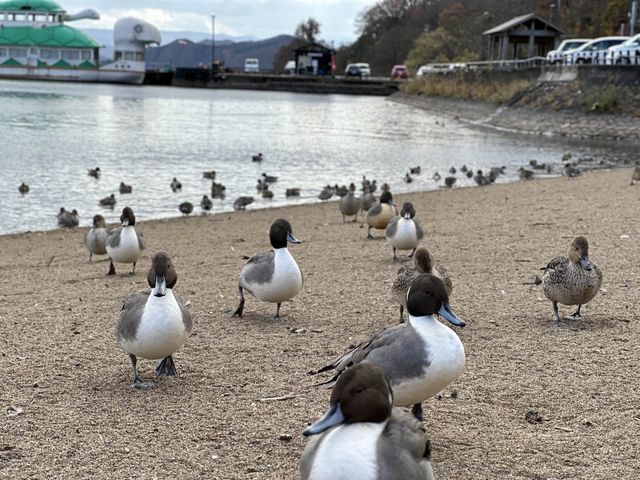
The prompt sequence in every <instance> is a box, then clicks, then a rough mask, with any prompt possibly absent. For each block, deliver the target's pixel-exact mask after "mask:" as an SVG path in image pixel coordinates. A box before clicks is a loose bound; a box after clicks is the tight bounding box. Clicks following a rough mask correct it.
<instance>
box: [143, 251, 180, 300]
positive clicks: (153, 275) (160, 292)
mask: <svg viewBox="0 0 640 480" xmlns="http://www.w3.org/2000/svg"><path fill="white" fill-rule="evenodd" d="M177 281H178V274H177V273H176V269H175V268H174V266H173V263H171V258H170V257H169V255H168V254H167V253H166V252H158V253H156V254H155V255H154V256H153V258H152V259H151V268H150V269H149V273H148V274H147V282H149V286H150V287H151V288H152V289H153V291H152V292H151V293H152V294H153V295H154V296H156V297H164V296H165V295H166V294H167V288H173V287H174V286H175V284H176V282H177Z"/></svg>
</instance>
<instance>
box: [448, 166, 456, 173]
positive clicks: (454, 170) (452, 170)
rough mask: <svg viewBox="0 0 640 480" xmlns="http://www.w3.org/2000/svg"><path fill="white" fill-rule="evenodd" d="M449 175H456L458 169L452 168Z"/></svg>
mask: <svg viewBox="0 0 640 480" xmlns="http://www.w3.org/2000/svg"><path fill="white" fill-rule="evenodd" d="M449 173H450V174H451V175H455V174H456V167H451V168H450V169H449Z"/></svg>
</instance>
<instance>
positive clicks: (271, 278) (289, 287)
mask: <svg viewBox="0 0 640 480" xmlns="http://www.w3.org/2000/svg"><path fill="white" fill-rule="evenodd" d="M269 239H270V241H271V246H272V247H273V250H272V251H270V252H264V253H259V254H258V255H255V256H253V257H251V258H249V259H248V260H247V263H245V265H244V267H242V270H241V271H240V281H239V282H238V283H239V290H240V304H239V305H238V308H237V309H236V311H235V312H234V315H238V316H239V317H242V312H243V310H244V301H245V300H244V290H246V291H248V292H249V293H251V294H252V295H253V296H254V297H256V298H257V299H258V300H261V301H263V302H272V303H277V305H278V306H277V308H276V315H275V317H274V318H276V319H278V318H280V305H281V304H282V302H285V301H287V300H291V299H292V298H293V297H295V296H296V295H297V294H298V292H299V291H300V290H301V289H302V271H301V270H300V267H298V264H297V263H296V261H295V259H294V258H293V256H292V255H291V253H290V252H289V249H288V248H287V242H291V243H301V242H300V240H298V239H297V238H296V237H294V236H293V232H292V230H291V224H290V223H289V222H287V221H286V220H284V219H282V218H280V219H278V220H276V221H275V222H273V224H272V225H271V229H270V230H269Z"/></svg>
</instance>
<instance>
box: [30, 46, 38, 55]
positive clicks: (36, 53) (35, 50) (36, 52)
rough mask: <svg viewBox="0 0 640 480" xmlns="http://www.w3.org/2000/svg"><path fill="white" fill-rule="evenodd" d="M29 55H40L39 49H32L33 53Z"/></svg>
mask: <svg viewBox="0 0 640 480" xmlns="http://www.w3.org/2000/svg"><path fill="white" fill-rule="evenodd" d="M29 53H31V55H38V49H37V48H32V49H31V52H29Z"/></svg>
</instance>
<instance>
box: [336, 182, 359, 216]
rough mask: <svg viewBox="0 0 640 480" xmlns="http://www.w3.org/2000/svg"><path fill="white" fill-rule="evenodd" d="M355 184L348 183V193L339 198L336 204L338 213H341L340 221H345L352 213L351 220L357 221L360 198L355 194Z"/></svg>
mask: <svg viewBox="0 0 640 480" xmlns="http://www.w3.org/2000/svg"><path fill="white" fill-rule="evenodd" d="M355 192H356V185H355V183H351V184H350V185H349V193H347V195H345V196H344V197H342V198H341V199H340V202H339V204H338V206H339V208H340V213H341V214H342V223H345V222H346V221H347V219H346V217H350V216H351V215H354V218H353V221H354V222H357V221H358V212H359V211H360V200H359V199H358V198H356V196H355Z"/></svg>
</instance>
